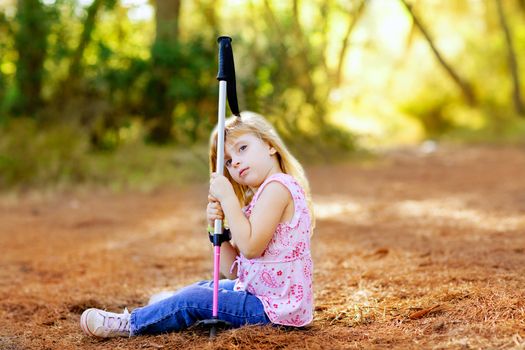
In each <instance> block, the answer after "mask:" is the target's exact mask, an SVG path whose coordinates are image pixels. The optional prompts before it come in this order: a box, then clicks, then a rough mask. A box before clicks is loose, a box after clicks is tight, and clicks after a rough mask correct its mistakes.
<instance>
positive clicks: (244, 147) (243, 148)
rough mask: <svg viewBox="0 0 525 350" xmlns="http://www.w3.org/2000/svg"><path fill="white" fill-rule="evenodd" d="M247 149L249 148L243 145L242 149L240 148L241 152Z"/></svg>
mask: <svg viewBox="0 0 525 350" xmlns="http://www.w3.org/2000/svg"><path fill="white" fill-rule="evenodd" d="M247 147H248V146H246V145H243V146H241V147H240V148H239V151H244V150H245V149H246V148H247Z"/></svg>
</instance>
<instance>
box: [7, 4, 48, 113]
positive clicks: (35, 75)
mask: <svg viewBox="0 0 525 350" xmlns="http://www.w3.org/2000/svg"><path fill="white" fill-rule="evenodd" d="M16 22H17V25H18V30H17V31H16V34H15V48H16V50H17V52H18V61H17V64H16V74H15V81H16V84H17V87H18V90H19V94H18V96H17V99H16V101H15V102H14V103H13V105H12V106H10V107H11V108H10V109H11V112H12V113H13V114H15V115H26V116H31V117H34V114H35V113H36V111H37V110H38V108H39V107H40V106H41V104H42V100H41V96H40V93H41V90H42V78H43V73H44V60H45V57H46V52H47V33H48V20H47V16H46V12H45V9H44V6H43V5H42V3H41V2H40V1H39V0H18V3H17V13H16Z"/></svg>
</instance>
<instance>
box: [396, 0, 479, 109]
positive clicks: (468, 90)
mask: <svg viewBox="0 0 525 350" xmlns="http://www.w3.org/2000/svg"><path fill="white" fill-rule="evenodd" d="M400 1H401V3H402V4H403V5H404V6H405V7H406V9H407V10H408V12H409V13H410V16H411V17H412V20H413V21H414V24H415V25H416V27H417V28H418V29H419V31H420V32H421V34H423V36H424V37H425V39H426V40H427V42H428V44H429V46H430V48H431V49H432V52H433V53H434V55H435V56H436V58H437V60H438V61H439V63H440V64H441V66H442V67H443V69H445V71H446V72H447V74H448V75H449V76H450V78H451V79H452V80H453V81H454V83H455V84H456V85H457V87H458V88H459V89H460V90H461V93H462V94H463V96H464V97H465V99H466V101H467V102H468V103H469V104H470V105H475V104H476V98H475V96H474V92H473V90H472V87H471V86H470V85H469V84H468V83H467V82H465V81H464V80H463V79H462V78H461V77H460V76H459V74H458V73H457V72H456V71H455V70H454V68H453V67H452V66H451V65H450V64H449V63H447V61H446V60H445V58H444V57H443V56H442V55H441V53H440V52H439V51H438V49H437V47H436V45H435V44H434V41H433V40H432V38H431V37H430V34H429V33H428V32H427V30H426V29H425V27H424V26H423V24H422V23H421V21H420V20H419V18H418V17H417V16H416V14H415V13H414V11H413V10H412V5H410V4H408V3H407V2H406V0H400Z"/></svg>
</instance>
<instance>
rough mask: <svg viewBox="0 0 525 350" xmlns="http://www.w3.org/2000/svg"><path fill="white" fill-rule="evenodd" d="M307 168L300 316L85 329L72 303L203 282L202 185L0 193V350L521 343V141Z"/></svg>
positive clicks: (524, 276)
mask: <svg viewBox="0 0 525 350" xmlns="http://www.w3.org/2000/svg"><path fill="white" fill-rule="evenodd" d="M308 175H309V177H310V179H311V183H312V188H313V193H314V200H315V203H316V210H317V215H318V220H317V229H316V232H315V235H314V238H313V254H314V261H315V276H314V277H315V283H316V285H315V288H316V315H315V322H314V324H313V326H311V327H309V328H307V329H305V330H297V331H285V330H281V329H277V328H273V327H264V328H258V327H247V328H244V329H240V330H235V331H228V332H224V333H222V334H221V337H220V338H219V339H217V340H216V341H215V342H214V343H210V342H209V341H208V339H207V337H206V335H205V334H203V333H199V332H185V333H182V334H168V335H162V336H155V337H153V336H148V337H138V338H133V339H113V340H109V341H98V340H94V339H90V338H87V337H85V336H84V335H83V334H82V333H81V331H80V328H79V326H78V320H79V317H80V313H81V311H82V310H83V309H85V308H87V307H91V306H94V307H102V308H107V309H108V310H113V311H115V310H119V309H122V308H123V307H125V306H128V307H129V308H130V309H133V308H134V307H137V306H139V305H141V304H143V303H144V302H146V301H147V299H148V297H149V295H150V294H152V293H154V292H157V291H160V290H164V289H174V288H175V289H176V288H179V287H182V286H184V285H186V284H189V283H192V282H194V281H197V280H200V279H208V278H210V274H211V269H212V260H211V257H212V250H211V247H210V246H209V244H207V243H206V237H205V236H204V235H203V233H202V231H203V229H202V228H203V227H204V226H205V224H204V211H203V208H204V207H205V200H206V184H200V185H194V186H190V187H187V188H185V189H182V190H181V189H176V188H164V189H161V190H158V191H156V192H154V193H150V194H142V193H126V194H120V195H111V194H107V193H89V194H83V195H79V194H76V195H72V194H63V195H61V196H55V197H53V198H29V197H24V198H15V199H14V198H12V197H6V196H4V197H0V247H2V254H1V255H0V349H10V350H18V349H77V348H82V349H143V348H150V349H160V348H165V349H173V348H177V347H184V348H195V349H201V348H205V349H215V348H217V349H219V348H220V349H223V348H231V349H243V348H254V349H263V348H264V349H274V348H291V349H292V348H303V349H321V348H323V349H340V348H348V349H350V348H367V349H368V348H378V349H379V348H387V347H388V348H400V349H407V348H414V349H420V348H436V349H440V348H443V349H444V348H447V349H466V348H480V349H481V348H501V349H511V348H512V349H525V148H522V149H519V148H514V147H490V148H489V147H470V148H440V149H439V150H438V151H437V152H435V153H432V154H424V153H421V152H418V151H417V150H405V151H396V152H391V153H389V154H386V155H385V157H384V158H380V159H378V160H375V161H370V162H367V163H361V164H342V165H337V166H330V167H323V166H317V167H313V168H310V169H309V171H308Z"/></svg>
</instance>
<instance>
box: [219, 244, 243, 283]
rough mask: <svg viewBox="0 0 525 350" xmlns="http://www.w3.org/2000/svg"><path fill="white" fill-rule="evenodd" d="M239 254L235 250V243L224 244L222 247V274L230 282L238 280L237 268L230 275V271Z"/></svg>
mask: <svg viewBox="0 0 525 350" xmlns="http://www.w3.org/2000/svg"><path fill="white" fill-rule="evenodd" d="M237 255H239V252H238V251H237V249H236V248H235V243H233V242H224V243H222V245H221V273H222V274H223V275H224V277H226V278H227V279H229V280H234V279H236V278H237V266H235V268H234V269H233V270H232V272H231V273H230V269H231V267H232V265H233V262H234V261H235V258H236V257H237Z"/></svg>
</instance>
